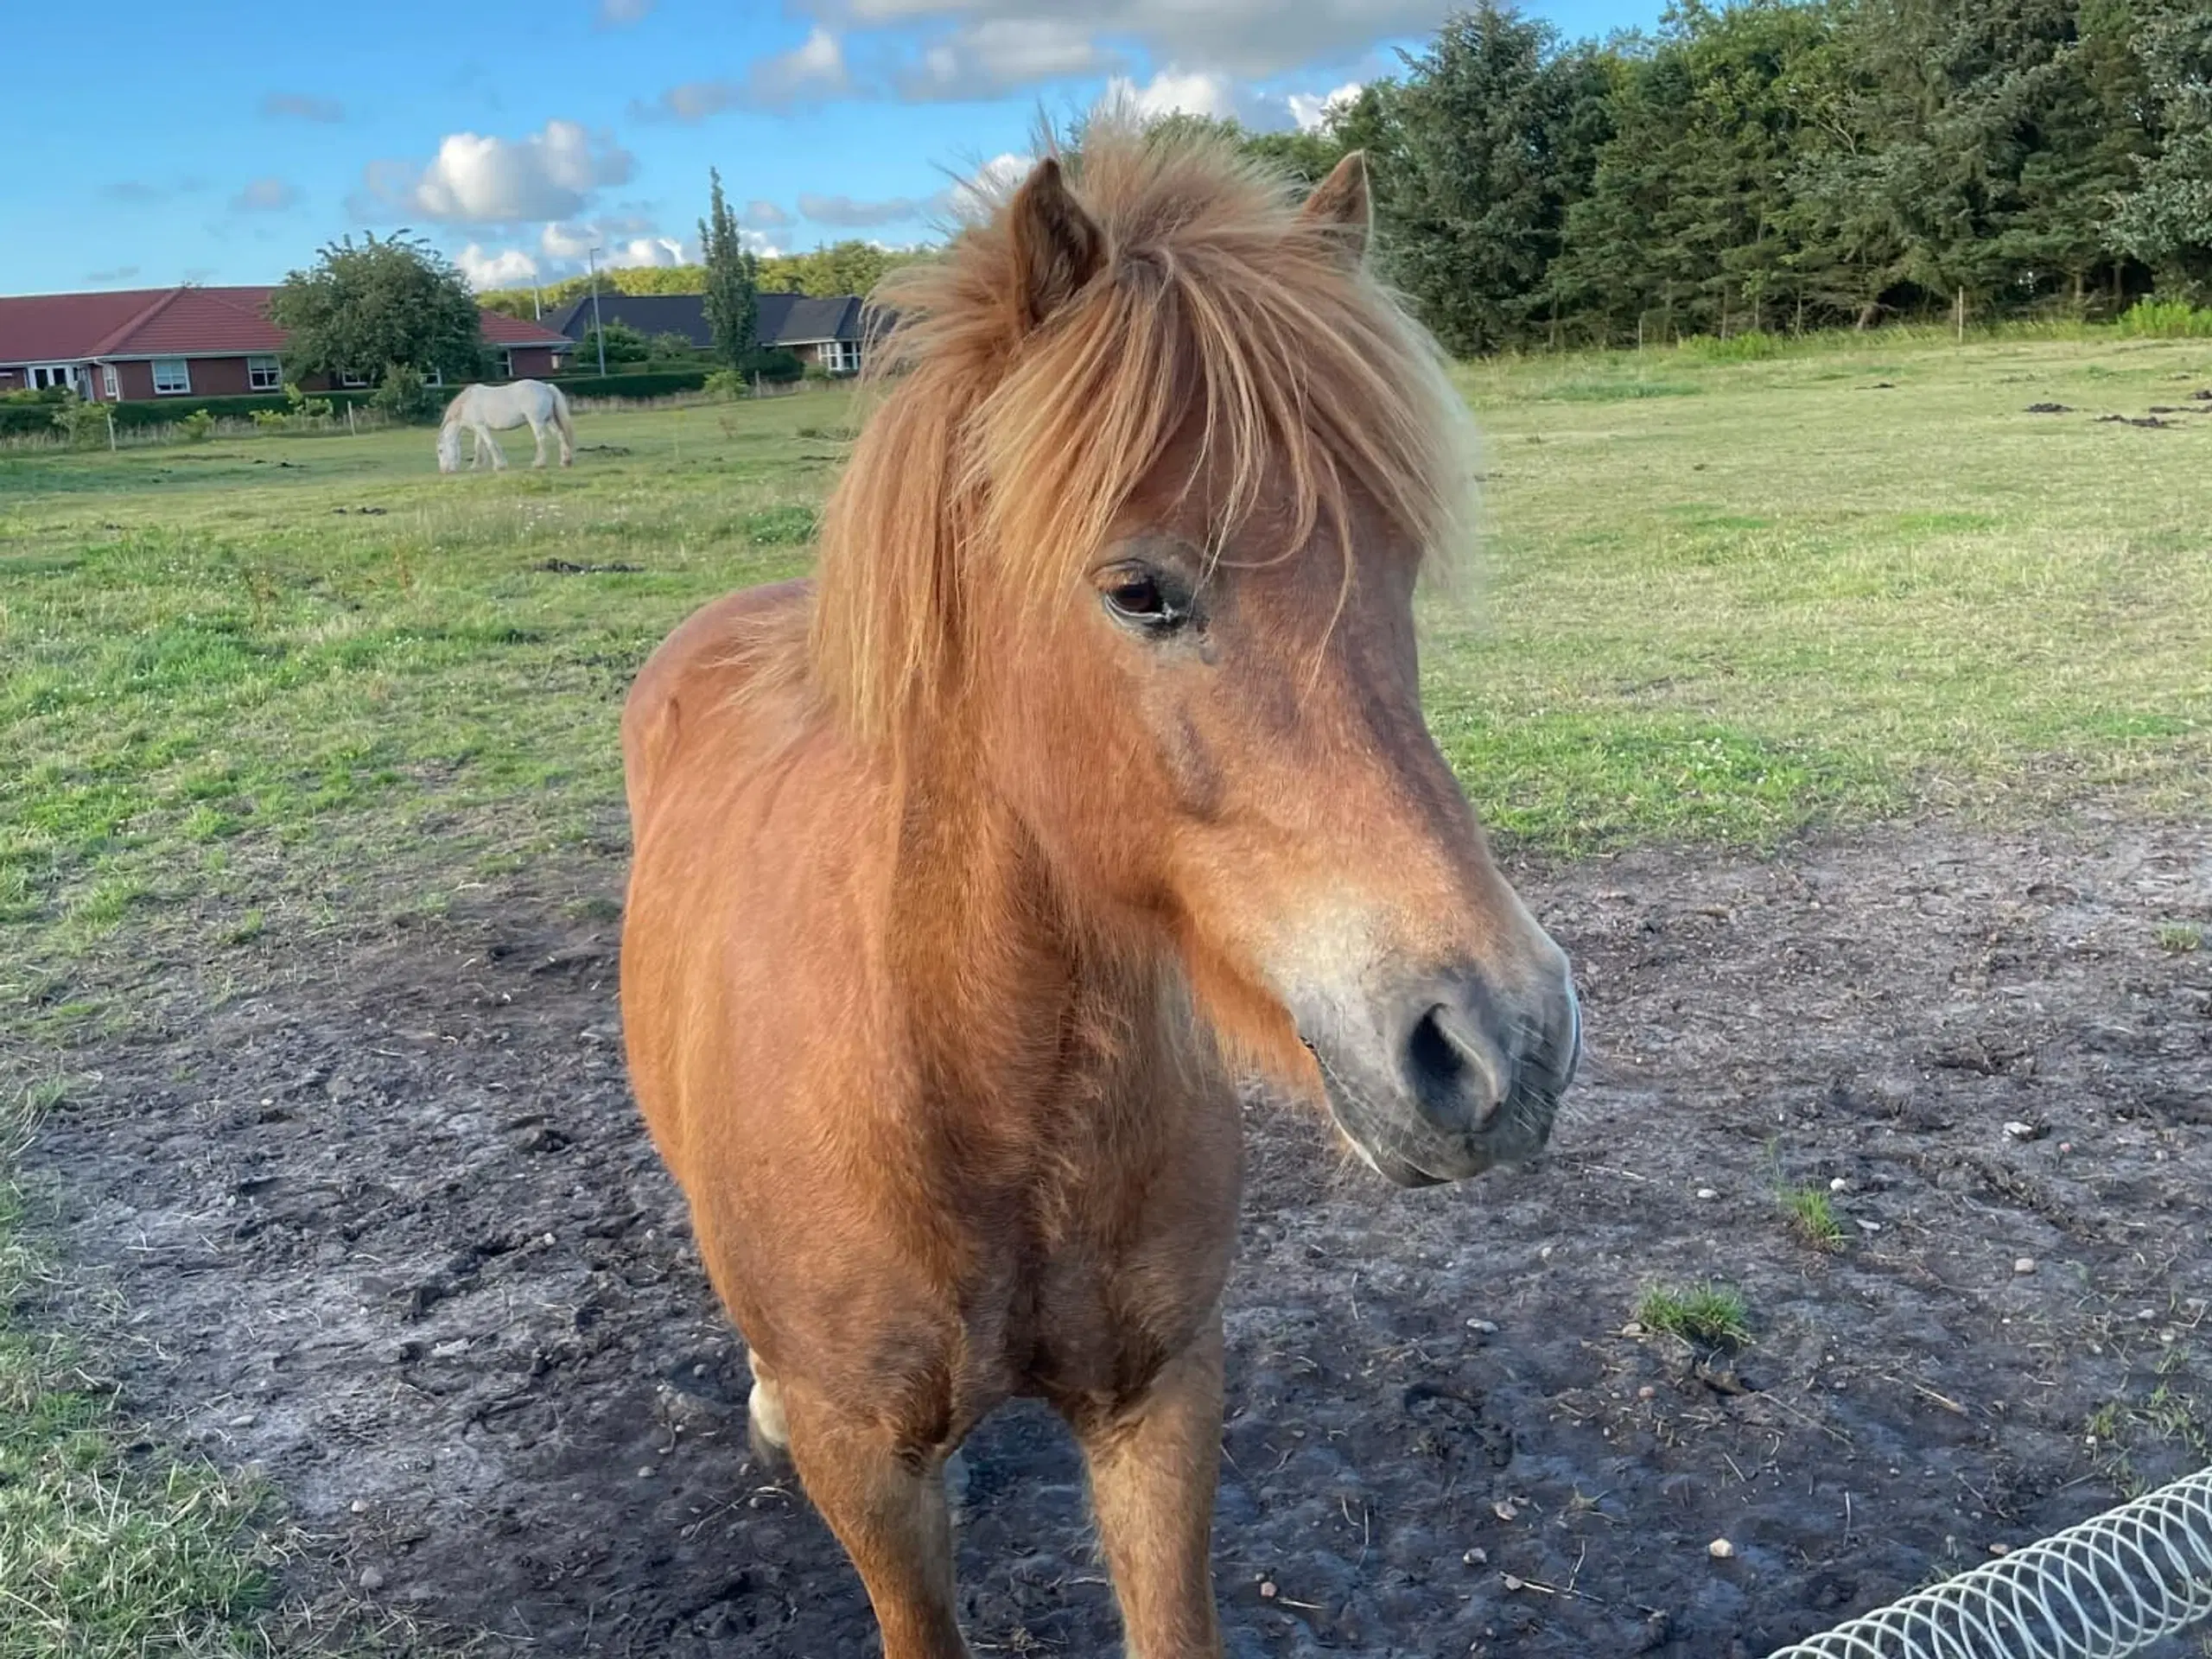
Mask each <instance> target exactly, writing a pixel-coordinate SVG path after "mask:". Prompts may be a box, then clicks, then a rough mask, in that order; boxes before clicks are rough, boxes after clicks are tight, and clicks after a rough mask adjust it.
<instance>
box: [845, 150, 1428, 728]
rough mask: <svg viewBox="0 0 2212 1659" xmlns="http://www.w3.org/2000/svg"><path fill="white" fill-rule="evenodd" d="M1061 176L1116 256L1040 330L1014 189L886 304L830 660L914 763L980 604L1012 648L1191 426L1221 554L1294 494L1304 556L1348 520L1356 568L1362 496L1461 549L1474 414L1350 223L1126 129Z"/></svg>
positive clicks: (1264, 173)
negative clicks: (1353, 236) (1014, 620)
mask: <svg viewBox="0 0 2212 1659" xmlns="http://www.w3.org/2000/svg"><path fill="white" fill-rule="evenodd" d="M1065 166H1066V168H1067V171H1068V175H1069V176H1070V178H1071V181H1072V184H1073V188H1074V192H1075V194H1076V197H1077V200H1078V201H1079V202H1080V203H1081V205H1082V207H1083V208H1084V211H1085V212H1086V213H1089V214H1090V217H1091V219H1093V220H1094V221H1095V222H1096V225H1097V226H1098V227H1099V229H1100V230H1101V231H1102V232H1103V236H1104V242H1105V254H1104V259H1103V265H1102V266H1101V268H1100V269H1099V270H1098V271H1097V272H1096V275H1095V276H1093V277H1092V278H1091V280H1090V282H1089V283H1088V284H1087V285H1086V286H1085V287H1084V289H1082V290H1081V292H1080V293H1078V294H1077V296H1075V297H1074V298H1073V299H1072V300H1071V302H1069V303H1068V304H1067V305H1066V306H1065V308H1064V309H1063V310H1062V311H1061V312H1060V313H1059V314H1058V315H1054V316H1052V317H1051V318H1048V319H1047V320H1046V321H1045V322H1044V324H1043V325H1042V326H1041V327H1038V328H1036V329H1035V330H1034V331H1033V332H1030V331H1026V329H1025V326H1024V324H1023V321H1022V320H1021V319H1020V308H1019V301H1018V296H1016V294H1015V293H1014V283H1015V270H1016V266H1015V260H1014V253H1013V250H1012V232H1011V229H1010V224H1009V220H1010V214H1011V212H1012V208H1011V206H1010V203H1011V200H1012V195H1013V185H1012V183H1010V182H1003V181H1002V182H1001V185H1000V186H999V187H998V188H995V189H992V188H988V187H986V188H984V189H983V190H982V191H981V192H979V193H977V194H976V195H975V196H974V198H973V199H972V204H971V209H970V215H971V216H970V222H969V224H968V226H966V228H965V229H964V230H963V232H961V234H960V235H959V236H958V237H957V238H956V239H955V240H954V242H953V243H952V245H950V247H949V248H948V249H947V250H946V251H945V252H944V255H943V256H942V257H939V258H938V259H935V260H932V261H930V262H928V263H925V264H918V265H914V266H911V267H908V268H906V270H900V271H899V272H896V273H893V276H892V277H889V278H887V280H886V282H885V283H884V284H883V285H882V287H881V288H880V289H879V290H878V293H877V296H876V299H877V301H878V302H879V303H880V304H881V305H883V306H885V307H887V308H889V309H890V310H891V311H892V312H893V313H894V314H895V316H896V321H895V324H894V326H893V327H892V329H891V331H890V332H889V334H888V335H887V338H886V339H885V340H884V341H882V342H881V343H880V346H879V347H878V349H877V351H876V353H875V354H874V361H873V363H872V365H871V370H870V372H871V376H872V378H874V379H875V380H876V381H877V383H878V389H879V390H880V391H881V392H882V394H883V397H882V401H881V404H880V407H878V408H877V410H875V411H874V415H873V416H872V417H871V418H870V419H869V420H868V423H867V424H866V426H865V428H864V429H863V430H862V433H861V437H860V440H859V442H858V444H857V446H856V448H855V453H854V456H853V459H852V461H851V463H850V465H849V467H847V469H846V472H845V474H844V477H843V479H842V480H841V481H840V483H839V485H838V486H837V488H836V492H835V493H833V495H832V496H831V499H830V500H829V505H828V507H827V509H826V511H825V514H824V519H823V535H822V548H821V562H820V573H819V583H818V590H817V600H816V604H815V612H814V620H813V626H812V632H811V639H810V660H811V666H812V670H813V676H814V678H815V679H816V681H817V686H818V688H819V690H820V691H821V692H822V694H823V696H825V697H826V698H827V700H828V701H829V704H830V706H831V707H832V708H833V709H836V711H837V712H838V713H839V714H840V715H842V717H843V720H844V721H845V722H846V724H847V725H848V726H849V728H851V729H852V730H853V732H854V733H855V735H857V736H860V737H861V738H862V739H863V740H864V741H894V742H895V741H899V737H900V734H902V733H903V732H905V731H906V728H907V727H908V725H909V720H910V717H911V716H912V715H914V714H915V713H916V712H917V711H918V710H921V709H926V708H927V707H929V706H930V705H931V703H932V702H934V700H935V699H937V698H938V696H941V695H943V694H944V692H945V691H946V690H947V689H948V688H949V687H950V685H951V684H952V683H953V682H954V680H955V678H956V677H957V674H958V672H959V665H960V664H961V662H962V660H963V657H964V656H965V654H966V653H967V652H969V651H970V650H972V649H974V648H976V646H977V645H978V644H979V643H980V642H979V641H977V640H976V639H974V638H972V637H971V636H970V632H969V631H970V629H971V627H973V626H976V620H977V619H976V616H975V615H974V609H975V607H973V606H972V605H971V603H970V601H972V600H973V599H974V597H975V596H976V594H979V593H982V592H985V591H988V593H990V594H992V595H993V598H994V604H993V607H992V609H993V613H994V621H993V626H994V627H995V629H998V630H1000V631H1001V632H1003V629H1004V627H1005V626H1006V622H1007V616H1008V615H1009V613H1010V612H1011V613H1020V612H1022V611H1024V610H1027V613H1029V614H1032V615H1033V614H1034V613H1035V611H1034V608H1033V607H1039V606H1047V605H1051V604H1053V603H1056V602H1058V601H1059V600H1060V599H1061V597H1062V596H1064V594H1065V591H1066V588H1067V585H1068V584H1069V583H1070V582H1071V580H1073V578H1074V577H1075V575H1077V573H1078V572H1079V570H1080V569H1081V567H1082V565H1083V563H1084V562H1085V561H1087V560H1088V559H1089V558H1090V557H1091V556H1092V555H1093V554H1094V553H1095V551H1096V549H1097V548H1098V547H1099V546H1101V545H1102V543H1103V542H1104V540H1105V539H1106V537H1108V535H1109V533H1110V531H1111V529H1112V527H1113V525H1114V524H1115V521H1116V518H1117V517H1118V516H1119V515H1121V513H1122V512H1123V511H1124V509H1125V508H1126V506H1127V505H1128V502H1129V501H1130V499H1131V498H1132V496H1133V495H1135V493H1137V492H1138V491H1139V490H1140V489H1142V488H1145V487H1147V486H1154V487H1157V486H1159V485H1160V480H1158V479H1156V478H1155V477H1154V474H1155V473H1156V472H1157V470H1158V468H1159V467H1160V463H1161V461H1162V459H1163V457H1164V455H1165V454H1166V451H1167V449H1168V448H1169V446H1170V444H1171V442H1173V441H1174V440H1175V439H1176V438H1177V437H1178V436H1179V435H1182V434H1185V432H1186V431H1187V432H1192V433H1195V434H1196V435H1197V439H1198V454H1197V458H1196V466H1195V467H1194V468H1193V471H1194V474H1196V475H1197V476H1198V477H1200V478H1203V480H1205V483H1206V485H1207V486H1208V487H1209V490H1210V492H1211V498H1210V501H1209V505H1210V506H1211V510H1212V514H1213V519H1214V522H1213V524H1211V531H1212V533H1213V536H1214V537H1215V540H1216V544H1217V545H1218V544H1219V543H1220V542H1222V541H1224V540H1225V539H1226V538H1227V537H1229V536H1230V535H1231V534H1233V533H1234V532H1235V531H1236V528H1237V527H1238V525H1239V524H1241V523H1242V522H1243V521H1244V520H1245V519H1246V518H1247V517H1248V516H1249V515H1250V514H1251V513H1252V512H1254V511H1255V509H1256V508H1258V507H1260V506H1261V505H1262V504H1263V500H1264V501H1265V503H1266V505H1270V506H1273V505H1276V503H1275V502H1274V501H1273V500H1268V499H1267V498H1268V496H1269V494H1270V492H1273V491H1275V490H1277V489H1279V488H1287V492H1288V500H1287V503H1286V504H1284V505H1287V508H1288V511H1289V513H1290V517H1291V522H1292V531H1291V534H1290V536H1289V537H1288V538H1287V541H1286V543H1285V547H1286V551H1290V552H1295V551H1296V550H1298V549H1300V548H1301V547H1303V546H1304V545H1305V543H1306V542H1307V541H1308V540H1309V539H1310V538H1311V537H1312V535H1313V531H1315V529H1316V528H1317V526H1319V525H1320V524H1323V523H1324V522H1325V523H1327V524H1328V525H1329V526H1330V527H1331V528H1332V530H1333V531H1335V532H1336V535H1337V538H1338V543H1339V545H1340V546H1342V547H1343V548H1344V550H1345V552H1344V556H1345V557H1346V558H1347V560H1349V559H1351V557H1353V556H1355V553H1354V550H1352V548H1351V537H1350V533H1349V531H1350V525H1351V520H1352V518H1353V504H1354V502H1355V500H1356V499H1357V500H1359V501H1362V502H1363V503H1364V504H1365V505H1367V506H1368V507H1369V508H1370V510H1372V511H1374V512H1379V513H1381V514H1382V515H1383V520H1384V523H1385V524H1386V525H1387V527H1388V529H1389V531H1391V532H1392V539H1393V540H1394V541H1396V542H1398V543H1402V545H1407V546H1410V547H1412V548H1413V549H1414V550H1417V551H1418V553H1419V555H1420V556H1421V557H1422V558H1423V559H1424V561H1427V562H1429V563H1434V562H1436V561H1439V560H1445V559H1449V558H1450V557H1451V556H1452V554H1453V553H1454V552H1455V551H1456V550H1457V549H1458V548H1459V546H1460V545H1461V543H1462V542H1463V540H1464V539H1465V534H1466V529H1467V525H1468V522H1469V520H1468V518H1467V516H1466V512H1465V509H1466V506H1467V504H1468V493H1467V492H1468V488H1469V482H1470V478H1471V467H1470V465H1469V457H1470V455H1471V449H1470V448H1469V446H1468V444H1467V442H1466V438H1467V432H1468V427H1467V419H1466V415H1465V405H1464V404H1462V403H1461V402H1460V400H1459V397H1457V396H1456V395H1455V394H1454V393H1453V391H1452V389H1451V386H1450V385H1449V384H1448V382H1447V381H1446V378H1445V375H1444V371H1443V365H1442V359H1441V358H1440V354H1439V353H1437V351H1436V349H1435V347H1434V346H1433V343H1432V342H1431V341H1430V340H1428V338H1427V335H1426V334H1423V333H1422V332H1421V330H1420V329H1419V328H1418V327H1416V326H1415V325H1414V324H1413V323H1412V322H1411V321H1408V318H1407V317H1406V315H1405V314H1404V313H1403V311H1402V310H1401V309H1400V308H1399V307H1398V306H1397V305H1396V304H1395V302H1393V301H1392V299H1391V298H1390V296H1389V295H1388V294H1387V293H1385V292H1384V290H1383V288H1382V287H1381V285H1380V284H1379V283H1376V281H1375V279H1374V278H1373V277H1371V276H1370V274H1369V273H1368V272H1367V271H1366V270H1365V269H1364V268H1363V266H1362V265H1361V264H1359V263H1358V262H1357V260H1355V259H1353V258H1351V257H1347V254H1346V251H1345V245H1344V238H1343V235H1342V227H1341V226H1333V225H1330V224H1326V223H1323V222H1319V221H1317V220H1315V219H1312V218H1310V217H1308V216H1306V215H1304V214H1302V213H1300V211H1299V207H1298V203H1297V193H1296V192H1295V191H1294V189H1293V188H1291V187H1290V186H1289V185H1288V184H1287V182H1286V181H1284V180H1283V179H1282V178H1281V176H1280V175H1277V174H1275V173H1274V172H1273V171H1272V170H1270V169H1268V168H1266V167H1264V166H1263V165H1261V164H1259V163H1256V162H1253V161H1251V160H1250V159H1249V158H1247V157H1245V156H1243V155H1242V154H1240V153H1239V152H1238V151H1237V150H1236V149H1235V148H1234V147H1233V146H1231V145H1230V144H1229V143H1225V142H1224V141H1222V140H1220V139H1218V138H1217V137H1212V136H1211V135H1205V134H1189V133H1180V132H1179V133H1174V134H1173V136H1169V135H1167V134H1162V133H1147V131H1146V130H1144V129H1143V128H1142V127H1141V125H1140V124H1138V123H1137V122H1135V120H1134V119H1133V118H1131V117H1129V116H1128V114H1127V112H1125V111H1108V112H1106V113H1104V114H1103V115H1101V116H1098V117H1094V118H1093V119H1092V120H1091V121H1090V123H1088V124H1087V125H1086V127H1085V129H1084V133H1083V136H1082V148H1081V151H1080V154H1079V155H1077V156H1072V157H1069V158H1066V161H1065ZM1183 481H1184V482H1186V483H1187V482H1192V481H1195V480H1183ZM1169 482H1170V484H1171V485H1172V484H1173V483H1174V482H1175V481H1174V480H1170V481H1169ZM1349 579H1350V571H1349V567H1348V569H1347V573H1346V580H1347V582H1349Z"/></svg>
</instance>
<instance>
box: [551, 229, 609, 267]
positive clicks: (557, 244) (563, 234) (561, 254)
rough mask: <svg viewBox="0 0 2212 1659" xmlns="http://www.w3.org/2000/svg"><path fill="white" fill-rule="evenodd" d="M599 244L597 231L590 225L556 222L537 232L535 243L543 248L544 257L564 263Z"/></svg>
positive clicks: (599, 239) (579, 257) (582, 254)
mask: <svg viewBox="0 0 2212 1659" xmlns="http://www.w3.org/2000/svg"><path fill="white" fill-rule="evenodd" d="M600 244H601V237H600V233H599V231H598V230H597V228H596V227H594V226H590V225H563V224H558V223H556V224H551V225H548V226H546V227H545V228H544V229H543V230H542V231H540V232H538V233H537V245H538V246H539V247H541V248H543V249H544V250H545V257H547V258H549V259H556V260H560V261H562V262H563V263H564V264H566V263H569V262H570V261H574V260H580V259H582V257H584V256H585V255H586V254H588V253H589V252H590V251H592V250H593V249H594V248H595V247H598V246H599V245H600Z"/></svg>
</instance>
